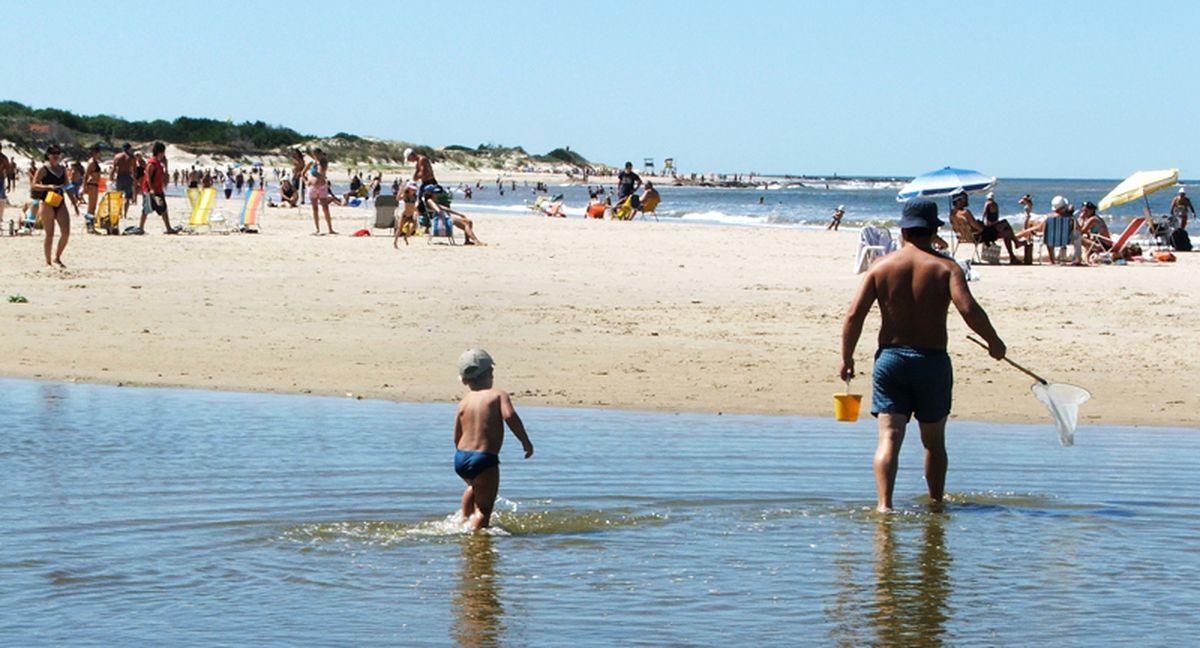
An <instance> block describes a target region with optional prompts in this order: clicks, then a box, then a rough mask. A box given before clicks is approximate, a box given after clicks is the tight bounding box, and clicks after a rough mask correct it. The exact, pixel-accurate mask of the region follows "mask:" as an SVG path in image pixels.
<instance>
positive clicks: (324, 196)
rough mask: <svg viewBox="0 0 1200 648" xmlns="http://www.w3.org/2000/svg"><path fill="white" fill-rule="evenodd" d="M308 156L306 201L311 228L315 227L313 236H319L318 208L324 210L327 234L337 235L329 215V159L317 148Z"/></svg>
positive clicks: (330, 195) (319, 219)
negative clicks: (310, 214)
mask: <svg viewBox="0 0 1200 648" xmlns="http://www.w3.org/2000/svg"><path fill="white" fill-rule="evenodd" d="M309 155H311V156H312V163H311V164H309V165H308V176H307V177H308V201H309V202H310V203H312V213H313V226H314V227H316V231H315V232H313V236H320V235H321V216H320V214H318V213H317V210H318V208H320V209H324V210H325V225H326V226H327V227H328V228H329V233H330V234H337V232H335V231H333V217H332V216H330V215H329V203H330V202H331V201H332V200H333V193H331V192H330V191H329V180H328V173H329V158H327V157H325V154H324V153H323V152H322V151H321V149H319V148H315V149H313V150H312V152H311V153H310V154H309Z"/></svg>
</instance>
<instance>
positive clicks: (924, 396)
mask: <svg viewBox="0 0 1200 648" xmlns="http://www.w3.org/2000/svg"><path fill="white" fill-rule="evenodd" d="M871 382H872V384H873V386H874V389H873V391H872V393H871V415H872V416H879V414H880V413H881V412H882V413H887V414H903V415H904V416H912V415H913V414H915V415H916V417H917V420H918V421H921V422H923V423H935V422H937V421H940V420H942V419H943V418H945V417H946V416H947V415H948V414H950V391H951V387H952V386H953V384H954V371H953V369H951V367H950V356H949V355H947V354H946V350H945V349H918V348H915V347H909V346H893V347H883V348H882V349H880V350H878V351H876V352H875V370H874V372H873V373H872V376H871Z"/></svg>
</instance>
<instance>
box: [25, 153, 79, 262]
mask: <svg viewBox="0 0 1200 648" xmlns="http://www.w3.org/2000/svg"><path fill="white" fill-rule="evenodd" d="M61 159H62V151H60V150H59V148H58V145H57V144H51V145H50V146H49V147H47V148H46V163H45V164H44V165H42V166H41V167H39V168H38V170H37V171H35V172H34V174H33V182H32V183H31V184H30V192H29V195H30V197H31V198H33V199H34V201H36V202H37V205H38V215H39V216H40V217H41V219H42V230H43V231H44V232H45V237H44V238H43V241H42V247H43V251H44V252H45V254H46V267H48V268H53V267H54V266H55V265H57V266H58V267H60V268H66V267H67V266H65V265H63V262H62V255H63V251H64V250H66V249H67V241H69V240H70V239H71V212H70V211H69V210H68V209H67V200H66V196H65V195H64V187H66V186H67V169H66V167H64V166H63V165H62V164H61V162H60V160H61ZM56 227H57V228H58V248H57V249H55V248H54V230H55V228H56ZM52 251H53V252H54V256H53V258H51V252H52Z"/></svg>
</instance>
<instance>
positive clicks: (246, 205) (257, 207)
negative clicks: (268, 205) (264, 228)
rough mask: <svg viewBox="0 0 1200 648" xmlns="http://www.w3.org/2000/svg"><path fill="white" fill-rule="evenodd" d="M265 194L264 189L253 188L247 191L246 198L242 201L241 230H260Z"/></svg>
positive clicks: (239, 224) (239, 228)
mask: <svg viewBox="0 0 1200 648" xmlns="http://www.w3.org/2000/svg"><path fill="white" fill-rule="evenodd" d="M265 195H266V194H265V192H264V191H263V190H262V189H252V190H250V191H248V192H246V200H245V201H244V202H243V203H242V216H241V218H240V219H239V222H238V230H239V231H242V232H257V231H258V219H259V217H260V216H262V207H263V202H264V201H263V198H264V197H265Z"/></svg>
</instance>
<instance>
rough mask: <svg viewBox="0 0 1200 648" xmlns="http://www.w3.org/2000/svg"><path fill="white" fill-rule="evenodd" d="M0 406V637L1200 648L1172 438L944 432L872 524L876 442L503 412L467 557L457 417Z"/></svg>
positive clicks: (337, 405) (807, 428)
mask: <svg viewBox="0 0 1200 648" xmlns="http://www.w3.org/2000/svg"><path fill="white" fill-rule="evenodd" d="M0 393H3V394H4V395H5V403H6V405H7V412H6V416H5V424H4V426H3V427H2V428H0V470H2V471H3V475H4V479H3V481H2V482H0V484H2V485H0V496H2V498H0V501H3V502H4V504H3V506H2V507H0V529H3V533H2V534H0V637H3V639H2V640H0V644H3V645H14V646H59V645H73V646H84V645H104V646H112V645H171V646H201V645H203V646H210V645H234V646H250V645H252V646H265V645H334V644H336V645H359V646H385V645H402V646H425V645H429V646H448V645H471V646H488V645H498V646H562V645H569V644H572V643H575V644H581V645H731V644H738V645H756V644H761V645H783V644H789V645H790V644H793V643H799V644H820V645H828V644H840V645H853V646H857V645H872V644H874V645H939V644H947V645H1028V644H1035V643H1036V644H1045V643H1049V642H1050V641H1053V642H1054V643H1055V644H1056V645H1068V646H1096V645H1127V644H1137V645H1152V644H1157V645H1167V644H1170V645H1187V644H1191V643H1195V642H1196V641H1197V640H1200V630H1198V629H1197V627H1196V624H1195V619H1196V613H1197V606H1198V604H1200V589H1198V588H1197V587H1196V586H1195V583H1196V582H1197V579H1198V578H1200V559H1198V558H1197V556H1200V538H1198V534H1197V528H1198V526H1200V510H1198V505H1197V495H1200V493H1198V491H1200V486H1198V485H1197V480H1196V479H1195V472H1196V467H1197V464H1198V462H1200V460H1198V459H1197V457H1198V456H1200V455H1198V454H1197V450H1200V435H1198V434H1197V433H1196V431H1195V430H1166V429H1147V428H1097V427H1085V428H1082V429H1081V430H1080V431H1079V433H1078V435H1077V437H1076V445H1075V446H1074V447H1071V448H1062V447H1059V446H1058V442H1057V439H1056V436H1055V433H1054V431H1053V429H1052V428H1051V427H1050V425H1049V424H1046V425H1039V426H1013V425H1004V426H1000V425H982V424H971V423H954V424H952V429H951V435H950V442H949V443H950V453H951V472H950V478H949V482H948V490H949V492H950V493H951V495H950V498H949V504H948V505H947V506H946V508H945V511H944V512H932V511H930V510H929V507H928V506H927V505H926V504H925V503H924V498H923V497H922V496H921V493H922V490H923V482H922V479H921V475H920V462H921V452H920V443H919V440H918V439H917V438H915V435H914V437H913V438H910V439H909V442H908V444H907V445H906V447H905V449H904V453H903V455H902V465H901V472H900V479H899V481H898V485H897V495H898V498H897V503H898V506H899V507H900V509H901V510H900V512H899V513H898V514H894V515H891V516H880V515H877V514H875V513H873V512H871V511H870V508H871V506H872V504H873V499H874V493H873V489H874V486H873V481H872V475H871V470H870V461H871V454H872V452H873V450H874V432H873V427H872V424H871V422H870V421H861V422H859V423H857V424H836V423H833V422H832V421H825V420H817V419H807V418H796V417H780V418H770V417H749V416H737V417H733V416H706V415H690V414H689V415H672V414H661V413H641V412H613V411H598V410H568V409H549V408H522V409H521V413H522V416H523V417H524V418H525V421H526V424H527V426H528V428H529V430H530V435H531V437H532V439H533V441H534V443H535V444H536V447H537V452H536V455H535V456H534V458H533V459H530V460H528V461H525V460H523V459H521V456H520V452H519V447H520V446H519V444H516V443H515V442H512V440H511V439H510V445H509V446H508V447H507V448H506V450H505V452H504V454H503V461H504V464H503V469H502V470H503V482H502V486H501V496H502V500H501V501H500V507H499V508H500V512H499V514H498V515H497V518H496V522H497V523H498V528H497V529H494V530H493V531H492V532H491V533H488V534H484V535H474V536H472V535H467V534H464V533H461V532H460V531H459V527H458V525H457V524H456V523H455V522H454V520H452V519H451V513H452V512H453V510H454V509H455V507H456V505H457V502H458V497H459V495H460V494H461V484H460V482H459V481H458V479H457V477H455V476H454V474H453V472H452V470H451V466H450V464H451V457H452V448H451V428H450V421H451V419H452V415H453V407H452V406H451V405H412V404H395V403H386V402H370V401H354V400H348V399H347V400H341V399H330V398H314V397H298V396H263V395H247V394H226V393H212V392H202V391H182V390H148V389H147V390H143V389H129V388H116V387H98V386H84V385H67V384H59V383H37V382H26V381H8V380H0ZM518 406H520V404H519V403H518Z"/></svg>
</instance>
